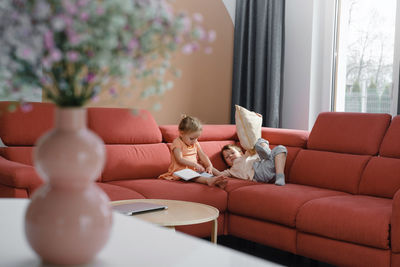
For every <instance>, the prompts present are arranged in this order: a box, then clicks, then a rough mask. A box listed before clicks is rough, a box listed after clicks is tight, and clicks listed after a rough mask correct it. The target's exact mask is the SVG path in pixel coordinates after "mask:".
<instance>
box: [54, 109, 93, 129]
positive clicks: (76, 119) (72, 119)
mask: <svg viewBox="0 0 400 267" xmlns="http://www.w3.org/2000/svg"><path fill="white" fill-rule="evenodd" d="M86 121H87V119H86V109H85V108H57V109H56V116H55V127H56V128H57V129H61V130H67V131H68V130H70V131H75V130H78V129H82V128H86Z"/></svg>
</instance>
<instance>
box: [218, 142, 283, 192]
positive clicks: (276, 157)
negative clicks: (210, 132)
mask: <svg viewBox="0 0 400 267" xmlns="http://www.w3.org/2000/svg"><path fill="white" fill-rule="evenodd" d="M254 148H255V149H256V151H257V154H255V155H249V153H248V152H246V153H245V154H243V152H242V149H241V148H240V147H238V146H236V145H226V146H224V147H223V148H222V150H221V154H222V157H223V159H224V160H225V163H226V164H227V165H228V166H229V167H230V168H229V169H226V170H224V171H222V172H220V171H218V170H217V169H215V168H213V173H214V175H224V176H230V177H235V178H239V179H244V180H255V181H257V182H264V183H268V182H269V181H271V180H272V179H273V178H275V184H276V185H285V174H284V169H285V162H286V155H287V149H286V147H284V146H281V145H279V146H276V147H274V148H273V149H272V150H271V149H270V148H269V143H268V141H267V140H265V139H262V138H260V139H258V140H257V142H256V144H255V146H254Z"/></svg>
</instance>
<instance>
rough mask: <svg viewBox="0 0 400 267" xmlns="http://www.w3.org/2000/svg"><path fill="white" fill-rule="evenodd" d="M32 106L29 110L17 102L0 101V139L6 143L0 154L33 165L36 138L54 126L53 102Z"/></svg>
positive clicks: (32, 104) (33, 104)
mask: <svg viewBox="0 0 400 267" xmlns="http://www.w3.org/2000/svg"><path fill="white" fill-rule="evenodd" d="M30 105H31V106H29V107H30V109H31V110H30V109H28V110H26V109H23V108H21V106H20V105H19V103H18V102H13V101H1V102H0V138H1V140H2V141H3V143H4V144H5V145H6V146H7V147H1V148H0V156H2V157H4V158H6V159H8V160H11V161H16V162H19V163H22V164H27V165H33V160H32V151H33V146H34V145H35V143H36V141H37V140H38V139H39V137H40V136H41V135H43V134H44V133H45V132H47V131H48V130H50V129H51V128H52V127H53V125H54V105H53V104H50V103H30Z"/></svg>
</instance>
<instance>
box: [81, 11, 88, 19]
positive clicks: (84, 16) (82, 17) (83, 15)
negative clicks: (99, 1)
mask: <svg viewBox="0 0 400 267" xmlns="http://www.w3.org/2000/svg"><path fill="white" fill-rule="evenodd" d="M80 17H81V20H83V21H88V20H89V14H88V13H87V12H82V13H81V15H80Z"/></svg>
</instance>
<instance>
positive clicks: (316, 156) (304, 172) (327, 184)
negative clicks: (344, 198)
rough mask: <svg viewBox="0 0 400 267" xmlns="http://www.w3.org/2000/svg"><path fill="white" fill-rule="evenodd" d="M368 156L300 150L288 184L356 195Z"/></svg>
mask: <svg viewBox="0 0 400 267" xmlns="http://www.w3.org/2000/svg"><path fill="white" fill-rule="evenodd" d="M370 158H371V157H370V156H361V155H350V154H343V153H333V152H325V151H314V150H301V151H300V152H299V153H298V154H297V157H296V159H295V160H294V163H293V165H292V168H291V170H290V182H291V183H296V184H303V185H310V186H317V187H322V188H327V189H332V190H339V191H344V192H348V193H352V194H357V193H358V184H359V182H360V179H361V174H362V171H363V170H364V168H365V166H366V164H367V162H368V160H369V159H370Z"/></svg>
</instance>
